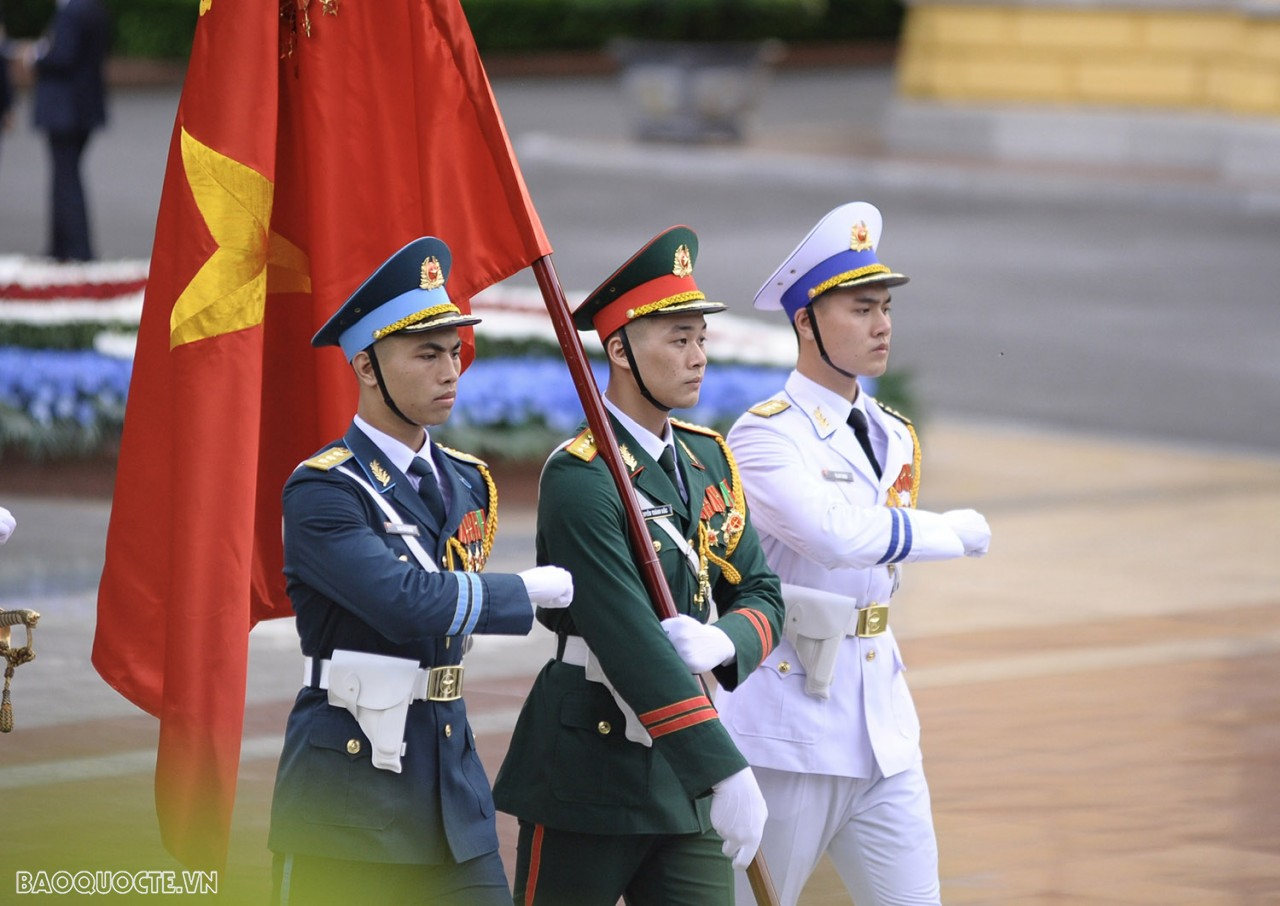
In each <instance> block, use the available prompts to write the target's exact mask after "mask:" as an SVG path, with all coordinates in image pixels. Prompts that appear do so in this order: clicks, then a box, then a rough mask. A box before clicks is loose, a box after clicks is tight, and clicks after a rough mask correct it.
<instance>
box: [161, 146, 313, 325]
mask: <svg viewBox="0 0 1280 906" xmlns="http://www.w3.org/2000/svg"><path fill="white" fill-rule="evenodd" d="M180 141H181V146H182V165H183V169H184V171H185V172H186V176H187V182H188V184H190V186H191V193H192V195H193V196H194V198H195V202H196V207H197V208H199V210H200V216H201V217H202V218H204V222H205V225H206V226H207V227H208V229H209V235H211V236H212V237H213V241H214V243H216V245H217V247H218V248H217V250H216V251H215V252H214V253H213V255H211V256H210V257H209V260H207V261H206V262H205V263H204V266H203V267H201V268H200V271H199V273H197V274H196V275H195V277H193V278H192V280H191V282H190V283H189V284H187V287H186V288H185V289H184V290H183V291H182V294H181V295H179V296H178V300H177V301H176V302H175V303H174V305H173V311H172V313H171V314H170V316H169V346H170V348H176V347H178V346H181V345H182V344H183V343H191V342H193V341H195V340H203V339H207V338H209V337H216V336H220V335H222V334H225V333H232V332H233V331H237V330H243V329H245V328H247V327H253V326H255V325H258V324H261V323H262V317H263V312H264V310H265V307H266V297H267V292H268V291H295V292H309V291H310V289H311V280H310V276H309V270H310V269H309V266H308V262H307V257H306V254H305V253H304V252H303V251H302V250H301V249H299V248H298V247H297V246H296V245H294V244H293V243H291V242H289V241H288V240H287V239H285V238H284V237H282V236H279V235H277V234H275V233H272V232H271V204H272V199H273V194H274V188H275V187H274V186H273V184H272V183H271V180H269V179H267V178H266V177H265V176H263V175H262V174H261V173H259V172H257V171H256V170H254V169H252V168H251V167H247V166H245V165H244V164H242V163H240V162H239V161H236V160H232V159H231V158H229V157H227V156H226V155H224V154H219V153H218V152H217V151H214V150H213V149H212V148H210V147H209V146H208V145H205V144H203V143H201V142H200V141H198V140H197V139H196V138H194V137H193V136H192V135H191V133H189V132H187V130H186V129H185V128H184V129H183V130H182V133H181V138H180ZM268 269H270V278H271V280H270V286H268V280H267V278H268Z"/></svg>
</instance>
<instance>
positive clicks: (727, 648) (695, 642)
mask: <svg viewBox="0 0 1280 906" xmlns="http://www.w3.org/2000/svg"><path fill="white" fill-rule="evenodd" d="M662 628H663V630H664V631H665V632H666V634H667V638H669V639H670V640H671V644H672V645H674V646H675V649H676V654H678V655H680V660H682V661H684V665H685V666H686V667H688V668H689V672H690V673H706V672H707V671H708V670H710V669H711V668H712V667H719V666H720V665H721V664H725V663H728V662H729V661H731V660H732V659H733V658H735V657H737V655H738V650H737V649H736V648H734V647H733V640H732V639H730V638H729V636H728V635H726V634H725V631H724V630H723V629H721V628H719V627H718V626H708V625H707V624H705V623H699V622H698V621H697V620H695V619H694V618H693V617H690V616H686V615H685V614H680V615H679V616H675V617H668V618H667V619H665V620H663V621H662Z"/></svg>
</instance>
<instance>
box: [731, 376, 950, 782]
mask: <svg viewBox="0 0 1280 906" xmlns="http://www.w3.org/2000/svg"><path fill="white" fill-rule="evenodd" d="M858 403H859V404H860V405H861V406H865V411H866V415H867V420H868V422H869V423H870V433H871V436H872V442H873V447H874V448H877V449H878V455H879V457H880V459H881V463H882V465H883V474H882V477H881V478H880V479H878V480H877V479H876V477H875V472H874V470H873V469H872V467H871V464H870V462H869V461H868V460H867V457H866V454H865V453H863V450H862V447H861V446H860V445H859V443H858V440H857V437H856V436H855V435H854V432H853V429H852V428H850V427H849V426H848V424H847V423H846V420H847V418H848V416H849V410H850V408H851V407H850V404H849V401H848V400H845V399H842V398H841V397H840V396H839V395H837V394H835V393H832V392H831V391H830V390H827V389H825V388H823V387H821V386H820V385H818V384H816V383H814V382H813V381H811V380H809V379H808V378H805V377H803V376H802V375H800V374H799V373H797V372H792V373H791V376H790V377H789V378H788V380H787V384H786V387H785V389H784V390H783V392H781V393H779V394H777V395H776V396H774V397H773V398H772V399H771V400H769V401H767V402H766V403H762V404H760V405H757V406H753V407H752V411H751V412H748V413H746V414H745V415H743V416H742V417H741V418H740V419H739V420H738V422H737V423H736V424H735V425H734V427H733V429H732V430H731V431H730V432H729V435H728V438H727V439H728V442H729V446H730V448H731V449H732V450H733V452H734V455H735V457H736V458H737V461H738V468H739V470H740V472H741V476H742V482H743V486H744V488H745V490H746V494H747V499H748V500H749V501H750V503H751V513H752V517H753V519H754V521H755V525H756V530H757V532H758V534H759V535H760V541H761V544H762V546H763V548H764V551H765V556H766V557H767V558H768V561H769V565H770V566H771V567H772V568H773V569H774V571H775V572H777V574H778V576H779V578H781V579H782V581H783V582H784V583H788V584H794V585H803V586H807V587H810V588H817V589H821V590H823V591H828V592H832V593H835V594H840V595H845V596H849V597H853V598H856V599H857V604H858V606H859V607H865V606H870V605H874V604H888V603H889V601H890V598H891V596H892V594H893V591H894V589H895V588H896V587H897V580H898V578H899V577H898V576H897V575H896V571H897V570H899V569H900V567H899V566H898V564H900V563H902V562H907V561H913V560H937V559H950V558H952V557H959V556H962V555H963V554H964V548H963V545H962V544H961V542H960V539H959V538H958V537H957V536H956V534H955V533H954V532H953V531H952V530H951V529H950V528H949V527H947V526H946V524H945V523H943V521H942V519H941V517H939V516H938V515H937V514H935V513H929V512H923V511H917V510H914V509H911V508H910V506H909V504H910V502H911V501H910V490H909V489H910V487H911V482H912V478H913V473H912V471H911V470H912V469H913V468H914V463H915V453H916V451H915V440H914V438H913V435H912V432H911V430H910V429H909V428H908V425H907V423H906V422H905V421H903V420H901V419H899V418H896V417H894V416H893V415H890V414H889V413H887V412H885V411H884V410H883V409H882V408H881V407H880V406H879V405H878V404H876V403H875V401H874V400H871V399H868V398H867V397H866V395H865V394H863V395H862V397H861V399H859V400H858ZM904 469H905V470H907V471H906V473H905V475H904ZM914 477H916V478H918V476H914ZM895 484H896V485H897V487H898V488H906V489H907V490H905V491H903V492H902V493H901V498H900V499H901V505H900V506H895V507H888V506H886V505H885V504H886V501H887V500H889V496H890V495H891V494H892V495H894V499H895V501H896V500H898V499H899V490H897V489H895ZM889 622H890V626H892V623H893V611H892V608H890V617H889ZM904 669H905V668H904V666H903V663H902V656H901V654H900V653H899V651H898V643H897V642H896V641H895V639H894V637H893V630H892V628H890V629H889V630H888V631H887V632H885V633H884V634H882V635H879V636H874V637H871V638H858V637H847V638H845V639H844V640H843V642H841V643H840V652H839V655H838V658H837V662H836V667H835V674H834V678H833V681H832V683H831V695H830V698H828V699H825V700H824V699H820V698H815V697H813V696H810V695H808V694H806V693H805V690H804V685H805V676H804V667H803V666H802V665H801V664H800V660H799V658H798V657H797V655H796V650H795V648H794V647H793V646H792V645H791V643H790V642H787V641H783V642H782V643H781V644H779V645H778V647H777V648H776V649H774V651H773V652H772V653H771V654H770V655H769V657H767V658H766V659H765V661H764V663H763V664H762V665H761V667H760V668H759V669H757V670H756V671H755V672H754V673H752V674H751V676H750V677H748V678H747V680H746V681H745V682H744V683H743V684H742V685H740V686H739V687H738V688H737V689H736V690H735V691H734V692H732V693H728V692H725V691H723V690H722V691H721V692H720V693H719V695H718V696H717V698H716V705H717V707H718V708H719V710H720V719H721V720H722V721H723V722H724V725H725V726H726V727H727V728H728V729H729V732H730V734H731V735H732V737H733V739H734V742H736V743H737V745H738V748H739V749H740V750H741V751H742V753H743V754H744V755H745V756H746V758H747V761H748V762H750V763H751V764H752V765H756V766H760V767H768V768H775V769H778V770H784V771H797V772H808V773H819V774H830V775H835V776H840V777H870V776H871V774H872V769H873V767H874V766H876V765H878V766H879V768H880V771H881V772H882V773H883V774H884V775H885V776H886V777H888V776H892V775H894V774H896V773H898V772H900V771H903V770H905V769H907V768H909V767H911V766H912V765H913V764H915V763H917V762H918V761H919V759H920V723H919V720H918V719H917V717H916V711H915V704H914V703H913V702H912V700H911V693H910V691H908V689H907V683H906V679H905V677H904V676H903V671H904Z"/></svg>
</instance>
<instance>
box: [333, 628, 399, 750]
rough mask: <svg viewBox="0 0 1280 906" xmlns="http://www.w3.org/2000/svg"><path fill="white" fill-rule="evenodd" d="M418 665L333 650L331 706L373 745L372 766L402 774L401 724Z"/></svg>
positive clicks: (397, 658) (360, 652) (366, 653)
mask: <svg viewBox="0 0 1280 906" xmlns="http://www.w3.org/2000/svg"><path fill="white" fill-rule="evenodd" d="M418 672H419V671H418V662H417V661H415V660H411V659H409V658H402V657H388V656H387V655H384V654H370V653H369V652H365V651H345V650H343V649H341V648H335V649H334V651H333V657H332V658H331V659H330V666H329V704H330V705H333V706H334V707H336V708H346V709H347V710H348V711H350V712H351V715H352V716H353V717H354V718H355V719H356V722H357V723H359V724H360V729H361V730H363V731H364V735H365V736H367V737H369V742H370V743H371V744H372V746H373V752H372V758H373V766H374V767H375V768H381V769H382V770H384V771H394V772H395V773H397V774H399V773H400V756H402V755H403V754H404V747H405V743H404V725H405V721H406V720H407V719H408V716H409V702H410V701H412V700H413V697H414V683H415V680H416V679H417V676H418Z"/></svg>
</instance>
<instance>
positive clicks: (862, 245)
mask: <svg viewBox="0 0 1280 906" xmlns="http://www.w3.org/2000/svg"><path fill="white" fill-rule="evenodd" d="M849 248H850V249H851V250H853V251H855V252H865V251H866V250H867V249H869V248H871V231H870V230H868V229H867V224H866V221H864V220H859V221H858V222H857V223H855V224H854V225H853V237H852V238H851V239H850V240H849Z"/></svg>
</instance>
